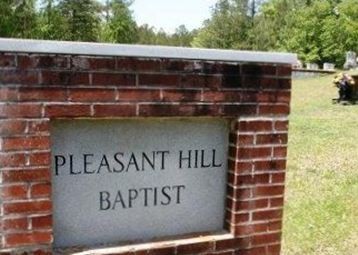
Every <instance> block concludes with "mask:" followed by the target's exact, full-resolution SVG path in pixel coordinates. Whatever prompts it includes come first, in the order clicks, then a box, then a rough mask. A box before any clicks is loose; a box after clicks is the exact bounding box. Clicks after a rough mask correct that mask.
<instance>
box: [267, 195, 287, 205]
mask: <svg viewBox="0 0 358 255" xmlns="http://www.w3.org/2000/svg"><path fill="white" fill-rule="evenodd" d="M283 202H284V198H283V196H282V197H276V198H271V199H270V207H282V206H283Z"/></svg>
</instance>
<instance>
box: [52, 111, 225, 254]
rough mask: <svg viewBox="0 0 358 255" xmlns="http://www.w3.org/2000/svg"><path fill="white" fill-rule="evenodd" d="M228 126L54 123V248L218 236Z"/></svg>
mask: <svg viewBox="0 0 358 255" xmlns="http://www.w3.org/2000/svg"><path fill="white" fill-rule="evenodd" d="M228 134H229V127H228V122H227V121H225V120H222V119H208V118H203V119H196V120H194V119H190V118H188V119H136V120H134V119H123V120H58V121H53V123H52V131H51V135H52V183H53V203H54V205H53V206H54V209H53V218H54V246H55V247H68V246H76V245H89V246H93V245H100V244H110V243H117V242H121V241H134V240H144V241H145V240H150V239H153V238H158V237H166V236H175V235H181V234H189V233H197V232H216V231H221V230H223V225H224V212H225V209H224V208H225V194H226V192H225V190H226V175H227V153H228Z"/></svg>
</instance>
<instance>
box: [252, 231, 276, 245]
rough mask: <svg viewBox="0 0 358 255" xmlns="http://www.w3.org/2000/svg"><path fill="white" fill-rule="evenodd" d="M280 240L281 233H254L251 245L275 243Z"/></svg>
mask: <svg viewBox="0 0 358 255" xmlns="http://www.w3.org/2000/svg"><path fill="white" fill-rule="evenodd" d="M280 240H281V233H267V234H262V235H255V236H253V237H252V245H253V246H256V245H262V244H269V243H276V242H280Z"/></svg>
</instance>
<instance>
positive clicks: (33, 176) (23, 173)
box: [2, 168, 51, 183]
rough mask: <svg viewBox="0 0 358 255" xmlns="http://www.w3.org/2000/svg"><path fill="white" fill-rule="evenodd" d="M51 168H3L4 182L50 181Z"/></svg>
mask: <svg viewBox="0 0 358 255" xmlns="http://www.w3.org/2000/svg"><path fill="white" fill-rule="evenodd" d="M50 173H51V172H50V169H48V168H39V169H21V170H3V173H2V178H3V183H12V182H37V181H49V180H50V177H51V176H50Z"/></svg>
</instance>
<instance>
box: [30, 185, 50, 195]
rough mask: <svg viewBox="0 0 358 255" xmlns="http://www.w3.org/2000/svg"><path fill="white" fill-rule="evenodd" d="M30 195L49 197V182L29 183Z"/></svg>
mask: <svg viewBox="0 0 358 255" xmlns="http://www.w3.org/2000/svg"><path fill="white" fill-rule="evenodd" d="M30 192H31V197H32V198H38V197H51V184H50V183H36V184H32V185H31V190H30Z"/></svg>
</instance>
